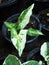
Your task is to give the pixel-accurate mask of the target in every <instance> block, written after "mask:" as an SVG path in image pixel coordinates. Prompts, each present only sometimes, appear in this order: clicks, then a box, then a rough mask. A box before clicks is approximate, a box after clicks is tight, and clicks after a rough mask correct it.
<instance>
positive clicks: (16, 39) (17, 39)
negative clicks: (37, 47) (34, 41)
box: [11, 29, 27, 56]
mask: <svg viewBox="0 0 49 65" xmlns="http://www.w3.org/2000/svg"><path fill="white" fill-rule="evenodd" d="M26 35H27V30H21V31H20V32H19V34H17V32H16V30H15V29H12V30H11V41H12V43H13V45H14V46H15V48H16V49H17V50H18V53H19V56H21V55H22V52H23V49H24V47H25V43H26Z"/></svg>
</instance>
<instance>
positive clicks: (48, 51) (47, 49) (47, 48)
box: [40, 42, 49, 61]
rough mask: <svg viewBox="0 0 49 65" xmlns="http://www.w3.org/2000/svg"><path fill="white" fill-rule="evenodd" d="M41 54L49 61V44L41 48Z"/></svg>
mask: <svg viewBox="0 0 49 65" xmlns="http://www.w3.org/2000/svg"><path fill="white" fill-rule="evenodd" d="M40 54H41V55H42V56H43V57H44V59H45V61H47V60H48V57H49V42H45V43H44V44H43V45H42V46H41V49H40Z"/></svg>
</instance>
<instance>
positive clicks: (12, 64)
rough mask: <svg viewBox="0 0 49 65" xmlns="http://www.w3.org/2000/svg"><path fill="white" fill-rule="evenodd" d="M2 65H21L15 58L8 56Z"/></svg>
mask: <svg viewBox="0 0 49 65" xmlns="http://www.w3.org/2000/svg"><path fill="white" fill-rule="evenodd" d="M3 65H21V62H20V60H19V59H18V58H17V57H16V56H14V55H8V56H7V58H6V59H5V61H4V63H3Z"/></svg>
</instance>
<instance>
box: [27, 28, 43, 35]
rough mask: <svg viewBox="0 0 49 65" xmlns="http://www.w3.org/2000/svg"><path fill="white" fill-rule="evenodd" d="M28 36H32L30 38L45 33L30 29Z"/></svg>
mask: <svg viewBox="0 0 49 65" xmlns="http://www.w3.org/2000/svg"><path fill="white" fill-rule="evenodd" d="M27 34H28V35H30V36H38V35H43V33H42V32H41V31H40V30H37V29H33V28H30V29H28V33H27Z"/></svg>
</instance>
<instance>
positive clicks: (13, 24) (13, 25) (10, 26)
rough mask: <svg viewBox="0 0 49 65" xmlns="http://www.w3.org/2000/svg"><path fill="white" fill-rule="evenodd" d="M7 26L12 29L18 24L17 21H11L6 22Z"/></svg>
mask: <svg viewBox="0 0 49 65" xmlns="http://www.w3.org/2000/svg"><path fill="white" fill-rule="evenodd" d="M4 24H5V26H6V27H7V28H8V29H9V30H10V29H12V28H16V27H17V25H16V24H15V23H11V22H4Z"/></svg>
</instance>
